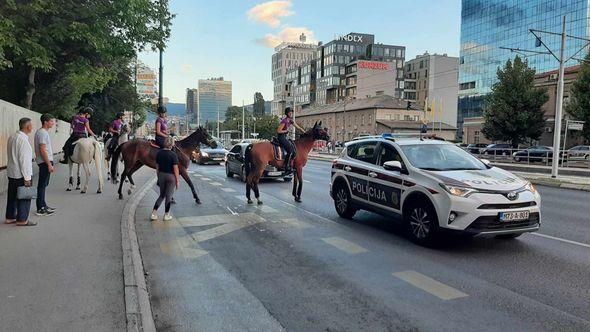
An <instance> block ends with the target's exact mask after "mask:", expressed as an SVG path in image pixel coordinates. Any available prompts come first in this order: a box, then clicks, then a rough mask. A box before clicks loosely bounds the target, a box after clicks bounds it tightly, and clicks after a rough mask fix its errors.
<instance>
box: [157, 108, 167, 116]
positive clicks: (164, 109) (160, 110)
mask: <svg viewBox="0 0 590 332" xmlns="http://www.w3.org/2000/svg"><path fill="white" fill-rule="evenodd" d="M167 112H168V110H166V106H158V114H166V113H167Z"/></svg>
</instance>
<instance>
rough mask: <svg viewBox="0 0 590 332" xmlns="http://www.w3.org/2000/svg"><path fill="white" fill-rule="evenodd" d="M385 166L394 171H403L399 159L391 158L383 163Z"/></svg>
mask: <svg viewBox="0 0 590 332" xmlns="http://www.w3.org/2000/svg"><path fill="white" fill-rule="evenodd" d="M383 168H384V169H386V170H388V171H392V172H399V173H401V172H402V163H400V162H399V161H397V160H390V161H386V162H385V163H383Z"/></svg>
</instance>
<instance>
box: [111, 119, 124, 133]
mask: <svg viewBox="0 0 590 332" xmlns="http://www.w3.org/2000/svg"><path fill="white" fill-rule="evenodd" d="M121 125H123V121H121V119H116V120H114V121H113V122H111V128H113V130H116V131H119V130H121Z"/></svg>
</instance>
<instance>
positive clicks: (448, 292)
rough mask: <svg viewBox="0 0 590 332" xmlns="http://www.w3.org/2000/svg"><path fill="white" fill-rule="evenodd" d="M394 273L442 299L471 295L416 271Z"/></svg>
mask: <svg viewBox="0 0 590 332" xmlns="http://www.w3.org/2000/svg"><path fill="white" fill-rule="evenodd" d="M393 275H394V276H396V277H398V278H400V279H401V280H403V281H405V282H407V283H409V284H411V285H413V286H415V287H418V288H420V289H421V290H423V291H425V292H428V293H430V294H432V295H434V296H436V297H438V298H439V299H441V300H454V299H458V298H462V297H467V296H469V295H467V294H465V293H463V292H461V291H459V290H457V289H455V288H453V287H451V286H447V285H445V284H443V283H441V282H439V281H436V280H434V279H432V278H430V277H428V276H425V275H423V274H421V273H418V272H416V271H402V272H396V273H394V274H393Z"/></svg>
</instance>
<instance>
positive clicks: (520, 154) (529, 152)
mask: <svg viewBox="0 0 590 332" xmlns="http://www.w3.org/2000/svg"><path fill="white" fill-rule="evenodd" d="M512 158H513V159H514V161H516V162H520V161H525V162H535V161H538V162H547V161H549V160H551V159H552V158H553V149H552V148H551V147H548V146H542V145H537V146H532V147H530V148H528V149H525V150H520V151H517V152H514V153H513V154H512Z"/></svg>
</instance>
